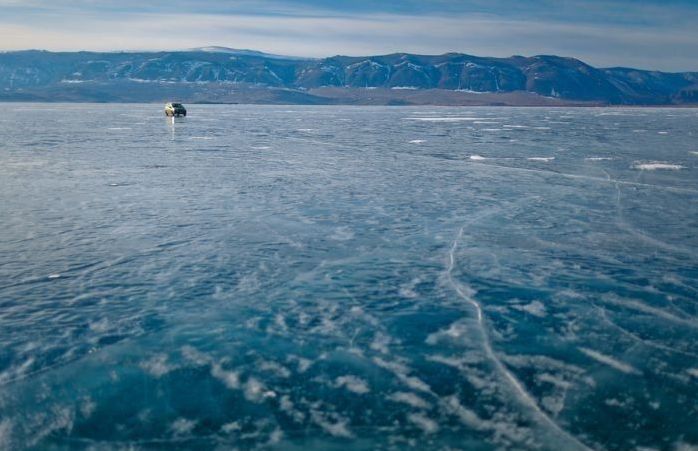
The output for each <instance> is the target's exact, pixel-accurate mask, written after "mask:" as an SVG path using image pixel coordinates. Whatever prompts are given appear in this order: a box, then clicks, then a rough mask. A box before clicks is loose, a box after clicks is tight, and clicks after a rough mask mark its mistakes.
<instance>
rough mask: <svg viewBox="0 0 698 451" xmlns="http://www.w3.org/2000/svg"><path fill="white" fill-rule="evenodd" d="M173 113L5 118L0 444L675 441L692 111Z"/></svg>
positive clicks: (29, 108)
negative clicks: (178, 117) (168, 117)
mask: <svg viewBox="0 0 698 451" xmlns="http://www.w3.org/2000/svg"><path fill="white" fill-rule="evenodd" d="M189 111H190V114H189V116H188V117H187V118H185V119H182V120H176V121H175V123H174V124H172V123H171V122H170V121H169V120H166V119H165V118H164V117H163V116H162V112H161V111H160V107H159V106H157V105H155V106H153V105H104V106H102V105H52V106H51V108H50V109H46V108H40V107H39V106H37V105H20V104H6V105H3V108H2V115H3V121H1V122H0V137H2V139H1V140H0V207H1V209H0V230H1V232H0V449H23V448H32V447H33V448H39V449H46V448H49V449H68V448H78V449H83V448H94V449H114V448H134V449H138V448H148V449H150V448H160V449H175V448H183V449H206V448H215V447H220V448H222V449H228V448H231V447H238V448H242V449H249V448H265V449H266V448H278V449H299V450H301V449H304V450H305V449H322V450H324V449H404V448H409V447H413V448H415V449H420V450H421V449H468V450H472V449H549V450H559V449H587V448H589V449H618V450H621V449H622V450H626V449H636V448H637V449H690V446H695V445H698V427H696V425H697V420H696V419H697V418H698V346H696V343H697V342H698V320H697V315H698V304H697V303H696V298H697V297H698V233H696V231H698V160H696V158H695V155H694V153H695V150H696V130H698V112H697V111H695V110H688V109H686V110H670V109H661V110H651V109H643V110H633V109H623V111H622V113H623V114H622V115H616V114H614V115H608V114H607V113H613V112H614V111H613V110H598V109H560V108H556V109H542V108H541V109H516V108H511V109H509V108H496V109H494V108H493V109H489V108H478V109H475V110H473V109H469V110H466V109H462V108H434V109H433V110H431V111H419V110H417V109H413V108H354V107H293V110H288V109H287V108H286V107H242V106H197V105H191V106H190V107H189ZM640 131H643V133H640ZM660 133H661V134H660ZM415 144H419V145H415ZM678 168H680V170H670V169H678ZM650 169H652V170H650ZM662 169H664V170H662ZM682 447H683V448H682Z"/></svg>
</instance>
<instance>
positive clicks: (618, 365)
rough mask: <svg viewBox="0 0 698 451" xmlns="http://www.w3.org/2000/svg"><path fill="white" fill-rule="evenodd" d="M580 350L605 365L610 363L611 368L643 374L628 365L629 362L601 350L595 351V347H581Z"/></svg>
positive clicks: (628, 372)
mask: <svg viewBox="0 0 698 451" xmlns="http://www.w3.org/2000/svg"><path fill="white" fill-rule="evenodd" d="M579 350H580V351H582V352H583V353H584V354H586V355H587V356H588V357H591V358H592V359H594V360H596V361H597V362H599V363H603V364H604V365H608V366H610V367H611V368H613V369H616V370H618V371H620V372H621V373H625V374H642V373H640V371H639V370H637V369H636V368H634V367H632V366H630V365H628V364H627V363H623V362H621V361H618V360H616V359H614V358H613V357H610V356H607V355H605V354H601V353H600V352H597V351H594V350H593V349H589V348H579Z"/></svg>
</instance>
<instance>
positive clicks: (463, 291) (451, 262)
mask: <svg viewBox="0 0 698 451" xmlns="http://www.w3.org/2000/svg"><path fill="white" fill-rule="evenodd" d="M485 216H488V214H485V215H482V216H480V217H479V218H476V219H475V220H479V219H482V218H483V217H485ZM475 220H473V222H474V221H475ZM464 230H465V225H464V226H462V227H461V228H460V230H459V231H458V234H457V235H456V238H455V239H454V240H453V244H452V245H451V249H450V250H449V253H448V267H447V268H446V277H447V279H448V282H449V283H450V284H451V286H452V287H453V289H454V290H455V292H456V293H457V294H458V296H460V297H461V298H462V299H463V300H464V301H466V302H467V303H468V304H470V305H471V306H472V307H473V309H474V310H475V312H476V314H477V325H478V329H479V331H480V335H481V337H482V343H483V345H482V346H483V350H484V352H485V355H486V356H487V357H488V358H489V359H490V361H491V362H492V363H493V364H494V366H495V368H496V369H497V371H499V372H500V373H501V374H502V376H504V378H505V379H506V380H507V381H508V382H509V384H510V385H511V387H512V388H513V389H514V391H515V393H516V395H517V396H518V397H519V400H520V401H521V402H522V403H523V404H525V405H526V406H528V407H529V408H530V409H531V411H532V412H533V413H534V415H535V417H537V419H538V420H539V421H540V422H542V423H543V424H545V425H547V427H548V428H550V429H551V430H553V431H554V432H555V433H557V434H558V435H559V436H560V437H561V438H563V439H564V440H565V441H567V442H568V444H569V445H570V448H567V449H583V450H589V451H590V450H591V448H589V447H587V446H586V445H584V444H583V443H582V442H580V441H579V440H578V439H577V438H575V437H574V436H572V435H571V434H570V433H569V432H567V431H565V430H564V429H562V428H561V427H560V426H559V425H558V424H557V423H556V422H555V421H554V420H553V419H552V418H550V416H548V415H547V414H546V413H545V412H544V411H543V410H542V409H541V408H540V406H539V405H538V403H537V402H536V401H535V400H534V399H533V397H532V396H531V395H530V394H529V393H528V391H526V389H525V388H524V386H523V384H522V383H521V382H520V381H519V380H518V379H517V378H516V376H515V375H514V374H513V373H512V372H511V371H509V370H508V369H507V368H506V366H505V365H504V363H502V361H501V359H500V358H499V357H497V354H495V352H494V350H493V349H492V344H491V343H490V338H489V334H488V333H487V329H486V327H485V324H484V315H483V313H482V306H481V305H480V303H479V302H478V301H477V299H476V298H475V290H473V289H472V288H471V287H469V286H467V287H463V285H462V284H460V283H459V282H457V281H456V280H455V279H454V278H453V269H454V267H455V264H456V257H455V253H456V249H457V248H458V243H459V242H460V240H461V238H462V237H463V231H464Z"/></svg>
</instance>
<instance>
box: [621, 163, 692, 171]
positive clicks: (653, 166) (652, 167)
mask: <svg viewBox="0 0 698 451" xmlns="http://www.w3.org/2000/svg"><path fill="white" fill-rule="evenodd" d="M633 167H634V168H635V169H639V170H640V171H656V170H658V169H659V170H661V169H668V170H672V171H678V170H679V169H685V166H681V165H680V164H673V163H666V162H662V161H651V162H649V163H636V164H635V165H634V166H633Z"/></svg>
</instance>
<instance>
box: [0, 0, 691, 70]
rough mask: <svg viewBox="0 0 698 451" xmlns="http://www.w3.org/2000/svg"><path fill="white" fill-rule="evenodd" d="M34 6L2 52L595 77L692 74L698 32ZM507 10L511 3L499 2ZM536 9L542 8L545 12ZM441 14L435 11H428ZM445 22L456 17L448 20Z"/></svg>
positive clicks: (11, 21) (680, 27)
mask: <svg viewBox="0 0 698 451" xmlns="http://www.w3.org/2000/svg"><path fill="white" fill-rule="evenodd" d="M29 1H33V2H32V3H28V2H27V1H18V0H0V7H2V8H3V10H4V11H5V12H6V14H4V15H3V16H2V17H0V45H1V46H3V47H4V48H5V49H24V48H45V49H50V50H76V49H88V50H122V49H126V50H140V49H146V50H156V49H183V48H191V47H198V46H208V45H225V46H230V47H238V48H252V49H258V50H263V51H268V52H273V53H282V54H290V55H300V56H317V57H320V56H329V55H334V54H351V55H367V54H376V53H389V52H396V51H406V52H418V53H444V52H449V51H455V52H466V53H472V54H479V55H488V56H510V55H512V54H524V55H532V54H561V55H567V56H575V57H578V58H580V59H583V60H585V61H587V62H590V63H591V64H594V65H597V66H617V65H624V66H636V67H645V68H651V69H663V70H698V58H697V57H698V49H696V46H695V43H696V42H698V30H696V28H695V27H694V26H692V25H693V24H694V23H695V21H694V20H693V19H696V18H698V15H696V11H695V9H696V8H690V7H684V6H682V5H680V4H678V3H681V2H678V3H677V4H674V5H672V6H671V7H667V8H660V7H659V6H658V5H655V4H645V5H644V6H642V7H638V8H634V9H633V10H632V11H631V12H629V13H628V14H625V15H622V14H621V11H620V8H619V4H620V3H622V2H619V1H610V0H609V1H607V2H601V1H593V2H588V3H587V2H585V3H586V4H587V9H586V10H584V11H586V12H585V13H582V12H580V13H579V14H578V19H579V20H576V21H572V20H569V17H567V16H568V15H569V14H570V13H569V11H568V10H570V9H571V10H573V9H574V8H575V7H576V6H579V7H580V8H581V5H578V4H577V3H576V2H574V1H565V2H562V4H564V8H558V10H556V11H557V12H549V13H545V14H539V15H538V16H535V15H532V14H531V12H527V11H525V10H522V9H521V8H519V9H517V8H513V9H512V11H507V10H504V9H503V8H502V7H500V8H499V11H498V12H497V11H496V8H495V10H493V9H492V2H488V3H487V5H489V6H486V4H485V3H486V2H478V1H475V0H473V1H471V2H461V6H462V4H463V3H465V4H467V5H468V6H469V9H468V10H465V9H463V8H462V7H458V8H456V7H455V6H454V5H453V3H454V2H448V1H436V2H434V3H431V2H426V3H431V7H430V9H429V10H428V11H425V12H420V11H419V7H418V5H417V4H416V3H415V4H413V3H412V2H409V1H408V2H406V3H405V5H406V6H405V5H403V6H402V10H404V11H402V12H395V11H392V10H390V8H387V7H385V5H383V7H376V8H374V9H375V10H376V11H374V12H372V13H367V12H366V11H365V10H366V8H368V4H367V3H366V2H362V1H357V2H355V3H357V5H355V6H354V7H351V8H350V7H344V8H338V7H334V8H333V7H331V5H332V4H330V3H327V2H324V1H320V0H316V1H312V0H305V1H286V2H280V1H275V2H262V3H260V2H246V1H241V2H232V3H231V4H228V3H227V2H225V3H222V2H216V1H212V0H207V1H202V2H201V3H200V4H199V10H198V12H195V11H192V10H191V9H192V3H191V2H183V1H181V0H171V1H169V2H159V1H156V2H149V4H148V6H138V4H139V3H138V2H135V1H133V0H124V1H123V2H120V3H116V2H112V1H97V0H92V1H89V0H79V1H74V2H70V5H69V4H67V3H68V2H65V4H63V2H64V0H56V1H55V2H51V3H47V2H45V1H41V0H29ZM341 3H342V2H340V4H341ZM422 3H424V2H422ZM456 3H457V2H456ZM494 3H497V2H494ZM504 3H508V1H504V0H503V1H500V2H499V4H500V5H501V4H504ZM533 3H534V4H538V5H539V6H540V7H542V6H544V5H543V4H545V3H548V2H547V0H536V1H534V2H533ZM255 4H256V5H257V6H256V7H255ZM439 4H441V8H440V9H439V8H438V7H435V5H436V6H438V5H439ZM27 5H33V6H31V7H28V6H27ZM259 5H263V6H264V7H263V8H260V6H259ZM483 5H484V6H483ZM456 6H457V5H456ZM626 6H627V5H626ZM560 9H563V10H564V11H562V12H561V11H560ZM451 10H454V12H452V13H448V11H451ZM590 10H591V12H592V13H595V12H597V11H606V12H607V13H608V16H607V17H606V18H605V19H604V20H603V21H601V20H592V17H591V16H589V11H590ZM565 11H568V12H566V13H565ZM681 11H683V14H681ZM565 14H567V15H565ZM677 15H679V16H681V19H678V18H677ZM592 16H593V14H592ZM650 16H651V19H652V20H649V19H648V18H647V17H650ZM687 21H688V22H690V25H691V26H689V24H687V23H686V22H687Z"/></svg>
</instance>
